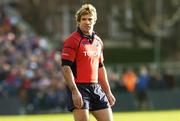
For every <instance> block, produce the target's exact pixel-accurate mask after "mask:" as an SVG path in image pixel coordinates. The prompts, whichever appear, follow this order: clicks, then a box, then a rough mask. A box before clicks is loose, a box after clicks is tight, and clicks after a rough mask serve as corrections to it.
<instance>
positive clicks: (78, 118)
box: [73, 109, 89, 121]
mask: <svg viewBox="0 0 180 121" xmlns="http://www.w3.org/2000/svg"><path fill="white" fill-rule="evenodd" d="M73 116H74V120H75V121H89V110H87V109H74V110H73Z"/></svg>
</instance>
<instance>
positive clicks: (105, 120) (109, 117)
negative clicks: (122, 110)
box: [91, 108, 113, 121]
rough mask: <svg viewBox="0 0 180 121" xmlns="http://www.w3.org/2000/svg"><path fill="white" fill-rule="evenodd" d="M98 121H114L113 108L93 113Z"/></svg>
mask: <svg viewBox="0 0 180 121" xmlns="http://www.w3.org/2000/svg"><path fill="white" fill-rule="evenodd" d="M91 113H92V114H93V116H94V117H95V118H96V119H97V121H113V114H112V110H111V108H106V109H101V110H97V111H91Z"/></svg>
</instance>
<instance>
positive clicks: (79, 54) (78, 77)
mask: <svg viewBox="0 0 180 121" xmlns="http://www.w3.org/2000/svg"><path fill="white" fill-rule="evenodd" d="M102 46H103V45H102V41H101V39H100V38H99V37H98V36H97V35H96V34H93V36H92V38H90V37H88V36H87V35H84V34H82V32H81V31H80V30H78V31H75V32H73V33H72V34H71V35H70V36H69V37H68V38H67V39H66V40H65V41H64V45H63V49H62V53H61V58H62V65H69V66H70V67H71V69H72V71H73V75H74V77H75V82H76V83H97V82H98V68H99V67H100V66H102V64H103V60H104V58H103V52H102Z"/></svg>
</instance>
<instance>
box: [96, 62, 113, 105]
mask: <svg viewBox="0 0 180 121" xmlns="http://www.w3.org/2000/svg"><path fill="white" fill-rule="evenodd" d="M98 78H99V83H100V85H101V87H102V89H103V91H104V92H105V94H106V96H107V98H108V100H109V103H110V105H111V106H113V105H114V104H115V101H116V99H115V97H114V96H113V94H112V92H111V90H110V86H109V82H108V78H107V73H106V69H105V67H104V66H103V67H101V68H99V70H98Z"/></svg>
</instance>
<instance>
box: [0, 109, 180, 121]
mask: <svg viewBox="0 0 180 121" xmlns="http://www.w3.org/2000/svg"><path fill="white" fill-rule="evenodd" d="M0 121H73V117H72V114H49V115H20V116H0ZM90 121H96V120H95V119H94V117H92V116H91V117H90ZM114 121H180V110H170V111H150V112H119V113H114Z"/></svg>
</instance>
